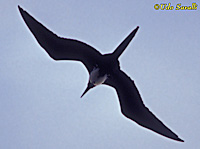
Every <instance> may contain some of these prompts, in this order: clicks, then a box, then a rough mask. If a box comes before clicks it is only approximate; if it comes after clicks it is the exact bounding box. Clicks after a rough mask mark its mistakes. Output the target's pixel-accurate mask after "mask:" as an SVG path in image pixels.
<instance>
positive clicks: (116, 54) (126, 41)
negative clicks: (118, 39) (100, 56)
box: [112, 26, 139, 59]
mask: <svg viewBox="0 0 200 149" xmlns="http://www.w3.org/2000/svg"><path fill="white" fill-rule="evenodd" d="M138 29H139V26H137V27H136V29H134V30H133V31H132V32H131V33H130V34H129V35H128V36H127V37H126V38H125V39H124V41H123V42H122V43H121V44H120V45H119V46H118V47H117V48H116V50H115V51H114V52H113V53H112V55H113V56H114V58H115V59H118V58H119V56H120V55H121V54H122V53H123V52H124V50H125V49H126V47H127V46H128V44H129V43H130V41H131V40H132V39H133V37H134V36H135V34H136V32H137V30H138Z"/></svg>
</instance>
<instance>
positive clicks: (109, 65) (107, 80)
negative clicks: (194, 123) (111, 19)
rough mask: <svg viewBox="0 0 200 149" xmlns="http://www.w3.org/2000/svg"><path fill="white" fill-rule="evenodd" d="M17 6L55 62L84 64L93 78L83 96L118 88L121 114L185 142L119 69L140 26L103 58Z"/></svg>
mask: <svg viewBox="0 0 200 149" xmlns="http://www.w3.org/2000/svg"><path fill="white" fill-rule="evenodd" d="M18 7H19V11H20V13H21V15H22V17H23V19H24V21H25V23H26V25H27V26H28V28H29V29H30V31H31V32H32V33H33V35H34V37H35V38H36V40H37V41H38V43H39V44H40V46H41V47H42V48H43V49H44V50H45V51H46V52H47V53H48V54H49V56H50V57H51V58H53V59H54V60H75V61H80V62H82V63H83V64H84V65H85V67H86V68H87V70H88V73H89V75H90V77H89V81H88V85H87V88H86V90H85V91H84V93H83V94H82V96H83V95H84V94H85V93H86V92H87V91H88V90H90V89H91V88H93V87H95V86H97V85H100V84H106V85H109V86H111V87H113V88H115V90H116V92H117V94H118V97H119V102H120V107H121V112H122V113H123V115H124V116H126V117H127V118H129V119H131V120H133V121H135V122H136V123H137V124H139V125H141V126H143V127H145V128H148V129H150V130H152V131H154V132H156V133H158V134H161V135H163V136H165V137H168V138H171V139H174V140H176V141H181V142H183V140H182V139H180V138H179V137H178V136H177V135H176V134H175V133H174V132H172V131H171V130H170V129H169V128H167V127H166V126H165V125H164V124H163V123H162V122H161V121H160V120H159V119H158V118H157V117H156V116H155V115H154V114H153V113H152V112H151V111H149V109H148V108H147V107H146V106H145V105H144V103H143V101H142V98H141V96H140V94H139V92H138V90H137V88H136V86H135V84H134V82H133V80H131V78H130V77H128V76H127V75H126V74H125V73H124V72H123V71H122V70H121V69H120V65H119V61H118V58H119V57H120V55H121V54H122V53H123V51H124V50H125V49H126V47H127V46H128V44H129V43H130V41H131V40H132V38H133V37H134V36H135V34H136V32H137V31H138V29H139V27H137V28H136V29H134V30H133V31H132V32H131V33H130V34H129V35H128V36H127V37H126V38H125V39H124V41H123V42H122V43H121V44H120V45H119V46H118V47H117V48H116V49H115V51H114V52H113V53H110V54H105V55H102V54H101V53H100V52H98V51H97V50H96V49H95V48H93V47H91V46H89V45H87V44H86V43H83V42H81V41H77V40H74V39H67V38H61V37H58V36H57V35H56V34H54V33H53V32H51V31H50V30H48V29H47V28H46V27H45V26H43V25H42V24H41V23H39V22H38V21H37V20H35V19H34V18H33V17H32V16H31V15H29V14H28V13H27V12H26V11H24V10H23V9H22V8H21V7H20V6H18ZM82 96H81V97H82Z"/></svg>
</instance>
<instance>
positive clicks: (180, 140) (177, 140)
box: [177, 138, 185, 142]
mask: <svg viewBox="0 0 200 149" xmlns="http://www.w3.org/2000/svg"><path fill="white" fill-rule="evenodd" d="M177 141H180V142H185V141H184V140H182V139H180V138H178V139H177Z"/></svg>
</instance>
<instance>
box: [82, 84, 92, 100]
mask: <svg viewBox="0 0 200 149" xmlns="http://www.w3.org/2000/svg"><path fill="white" fill-rule="evenodd" d="M93 87H94V85H93V84H92V83H88V86H87V88H86V89H85V91H84V92H83V94H82V95H81V98H82V97H83V96H84V95H85V94H86V93H87V92H88V91H89V90H90V89H91V88H93Z"/></svg>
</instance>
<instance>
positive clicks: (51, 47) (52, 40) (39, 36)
mask: <svg viewBox="0 0 200 149" xmlns="http://www.w3.org/2000/svg"><path fill="white" fill-rule="evenodd" d="M18 8H19V11H20V13H21V15H22V18H23V19H24V21H25V23H26V25H27V26H28V28H29V29H30V31H31V32H32V33H33V35H34V36H35V38H36V40H37V41H38V43H39V44H40V46H42V47H43V48H44V49H45V50H46V52H47V53H48V54H49V56H50V57H51V58H53V59H54V60H77V61H81V62H82V63H83V64H84V65H85V66H86V68H87V70H88V71H89V72H91V71H92V69H93V66H94V65H95V63H96V61H98V59H100V57H101V53H99V52H98V51H97V50H96V49H94V48H93V47H91V46H89V45H87V44H85V43H83V42H80V41H77V40H73V39H66V38H60V37H58V36H57V35H56V34H54V33H53V32H51V31H50V30H48V29H47V28H46V27H45V26H43V25H42V24H41V23H39V22H38V21H37V20H35V19H34V18H33V17H32V16H31V15H30V14H28V13H27V12H26V11H24V10H23V9H22V8H21V7H20V6H18Z"/></svg>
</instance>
